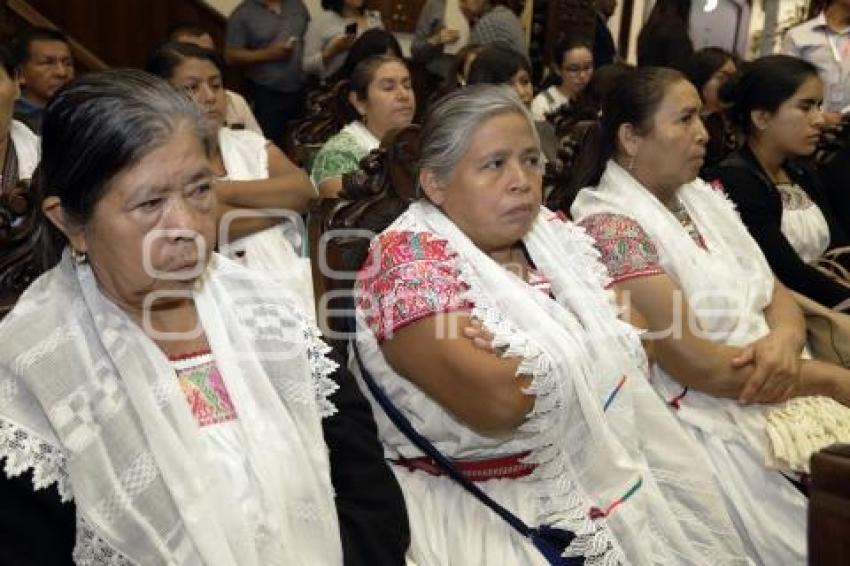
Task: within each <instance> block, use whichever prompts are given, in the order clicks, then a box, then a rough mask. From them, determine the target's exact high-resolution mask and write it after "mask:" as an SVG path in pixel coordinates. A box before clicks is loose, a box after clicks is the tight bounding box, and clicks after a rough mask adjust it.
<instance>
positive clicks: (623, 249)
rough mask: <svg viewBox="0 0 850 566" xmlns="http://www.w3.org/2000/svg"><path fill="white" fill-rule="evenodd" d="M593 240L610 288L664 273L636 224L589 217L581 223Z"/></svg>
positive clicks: (601, 216) (628, 220) (623, 219)
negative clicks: (609, 281) (635, 278)
mask: <svg viewBox="0 0 850 566" xmlns="http://www.w3.org/2000/svg"><path fill="white" fill-rule="evenodd" d="M579 224H580V225H581V226H583V227H584V229H585V230H587V233H588V234H590V235H591V236H592V237H593V239H594V240H595V243H594V245H595V246H596V249H597V250H599V253H600V254H601V257H600V258H599V259H600V261H601V262H602V263H603V264H604V265H605V267H606V269H607V270H608V275H609V276H610V277H611V279H612V281H611V285H613V284H615V283H619V282H620V281H623V280H626V279H631V278H633V277H646V276H649V275H660V274H662V273H664V270H663V269H661V264H660V262H659V259H658V250H657V249H656V247H655V244H653V243H652V240H650V239H649V236H648V235H647V233H646V232H644V230H643V228H641V227H640V224H638V223H637V222H635V221H634V220H632V219H631V218H629V217H627V216H622V215H619V214H593V215H591V216H588V217H587V218H585V219H584V220H582V221H581V222H579Z"/></svg>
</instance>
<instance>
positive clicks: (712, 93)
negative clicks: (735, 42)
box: [702, 59, 738, 112]
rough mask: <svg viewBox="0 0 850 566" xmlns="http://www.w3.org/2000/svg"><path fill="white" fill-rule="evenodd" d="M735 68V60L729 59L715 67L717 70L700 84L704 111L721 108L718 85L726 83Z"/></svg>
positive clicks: (715, 110)
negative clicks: (720, 65)
mask: <svg viewBox="0 0 850 566" xmlns="http://www.w3.org/2000/svg"><path fill="white" fill-rule="evenodd" d="M737 70H738V69H737V67H735V61H733V60H732V59H729V60H728V61H726V62H725V63H724V64H723V66H722V67H720V68H719V69H717V71H715V72H714V74H713V75H711V78H709V79H708V80H707V81H706V82H705V84H704V85H703V86H702V99H703V101H704V102H703V104H704V108H703V110H704V111H706V112H718V111H720V110H722V109H723V103H722V102H721V101H720V97H719V96H718V94H717V92H718V91H719V90H720V87H721V86H723V85H724V84H725V83H726V81H728V80H729V79H730V78H732V76H733V75H734V74H735V72H736V71H737Z"/></svg>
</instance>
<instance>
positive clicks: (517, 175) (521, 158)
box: [420, 112, 543, 252]
mask: <svg viewBox="0 0 850 566" xmlns="http://www.w3.org/2000/svg"><path fill="white" fill-rule="evenodd" d="M420 181H421V183H422V187H423V189H424V190H425V192H426V194H427V195H428V197H429V198H430V199H431V201H432V202H433V203H434V204H435V205H437V206H439V207H440V208H441V209H442V210H443V212H444V213H445V214H446V215H447V216H448V217H449V218H450V219H451V220H452V221H453V222H454V223H455V224H456V225H457V226H458V228H460V229H461V231H463V233H464V234H466V235H467V236H468V237H469V238H470V239H471V240H472V241H473V242H474V243H475V244H476V245H477V246H478V247H479V248H480V249H481V250H483V251H484V252H493V251H498V250H503V249H507V248H509V247H510V246H512V245H514V244H515V243H516V242H518V241H519V240H520V239H522V237H523V236H525V235H526V234H527V233H528V231H529V229H530V228H531V224H532V222H533V221H534V219H535V218H536V217H537V214H538V212H539V210H540V203H541V200H542V198H543V192H542V186H543V166H542V158H541V154H540V148H539V146H538V145H537V142H536V141H535V139H534V135H533V133H532V130H531V126H530V125H529V123H528V120H527V119H526V118H525V117H524V116H522V115H520V114H517V113H513V112H512V113H507V114H500V115H497V116H493V117H491V118H488V119H487V120H485V121H484V122H483V123H482V124H481V125H480V126H478V128H477V129H476V130H475V132H474V133H473V135H472V139H471V142H470V144H469V148H468V149H467V151H466V153H465V154H464V156H463V158H462V159H461V160H460V161H459V162H458V164H457V165H456V166H455V168H454V170H453V171H452V173H451V175H450V177H449V178H448V179H447V180H445V181H441V180H439V179H436V178H433V176H429V174H428V173H427V172H423V173H422V174H421V175H420Z"/></svg>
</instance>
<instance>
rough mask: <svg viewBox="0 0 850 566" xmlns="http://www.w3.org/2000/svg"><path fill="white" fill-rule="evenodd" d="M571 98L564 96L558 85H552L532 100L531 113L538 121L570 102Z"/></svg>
mask: <svg viewBox="0 0 850 566" xmlns="http://www.w3.org/2000/svg"><path fill="white" fill-rule="evenodd" d="M569 103H570V99H569V98H567V97H566V96H564V94H563V93H562V92H561V89H560V88H558V87H557V86H550V87H549V88H547V89H546V90H544V91H543V92H541V93H540V94H538V95H537V96H535V97H534V100H532V101H531V115H532V116H534V119H535V120H537V121H538V122H542V121H543V120H545V119H546V114H551V113H552V112H554V111H555V110H557V109H558V108H560V107H561V106H563V105H564V104H569Z"/></svg>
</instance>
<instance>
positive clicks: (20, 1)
mask: <svg viewBox="0 0 850 566" xmlns="http://www.w3.org/2000/svg"><path fill="white" fill-rule="evenodd" d="M6 5H7V6H8V7H9V8H10V9H11V10H12V11H14V12H15V13H16V14H17V15H18V16H19V17H20V18H21V19H23V20H25V21H26V22H28V23H29V24H30V25H33V26H38V27H44V28H52V29H59V26H57V25H56V24H54V23H53V22H51V21H50V20H49V19H48V18H46V17H44V15H42V13H41V12H39V11H38V10H36V9H35V8H34V7H33V6H32V4H30V3H29V2H27V1H26V0H7V2H6ZM68 43H69V44H70V46H71V51H72V52H73V53H74V58H76V59H77V61H79V62H80V63H82V65H83V66H84V67H86V68H88V69H90V70H92V71H102V70H103V69H108V68H109V65H107V64H106V63H105V62H104V61H103V59H101V58H100V57H98V56H97V55H95V54H94V53H92V52H91V51H89V50H88V49H86V47H85V46H84V45H83V44H82V43H80V42H79V41H77V40H75V39H74V38H73V37H69V38H68Z"/></svg>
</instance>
